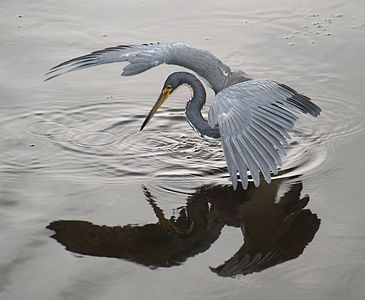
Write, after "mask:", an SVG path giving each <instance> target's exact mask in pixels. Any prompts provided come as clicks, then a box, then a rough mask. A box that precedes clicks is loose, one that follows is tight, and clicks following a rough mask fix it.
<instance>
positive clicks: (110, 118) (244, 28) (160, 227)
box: [0, 0, 365, 300]
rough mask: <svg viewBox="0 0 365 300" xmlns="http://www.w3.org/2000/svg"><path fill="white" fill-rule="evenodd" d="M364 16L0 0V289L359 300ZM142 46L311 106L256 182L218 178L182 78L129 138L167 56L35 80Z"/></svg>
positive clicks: (220, 173)
mask: <svg viewBox="0 0 365 300" xmlns="http://www.w3.org/2000/svg"><path fill="white" fill-rule="evenodd" d="M364 24H365V9H364V3H363V1H361V0H357V1H344V0H334V1H329V0H325V1H314V0H305V1H284V0H278V1H268V0H264V1H259V2H258V1H252V0H247V1H238V0H237V1H194V2H191V3H186V2H183V1H153V2H147V1H138V2H136V1H129V0H128V1H117V0H111V1H102V2H99V1H85V0H78V1H35V0H34V1H24V0H12V1H7V0H4V1H2V2H1V4H0V45H1V47H0V55H1V60H0V87H1V88H0V132H1V134H0V150H1V151H0V240H1V246H0V298H1V299H11V300H13V299H37V300H40V299H146V298H151V299H223V298H225V299H294V298H295V299H363V298H364V296H365V288H364V283H365V279H364V278H365V251H364V249H365V234H364V228H365V227H364V217H365V202H364V199H363V191H362V187H363V186H364V179H363V172H362V171H363V169H364V167H365V165H364V161H365V160H364V158H365V157H364V150H363V149H364V131H363V128H364V112H365V107H364V102H363V101H364V100H363V97H364V79H365V71H364V64H365V59H364V53H365V25H364ZM151 41H179V42H184V43H187V44H189V45H191V46H194V47H197V48H204V49H207V50H209V51H211V52H212V53H214V54H215V55H217V56H218V57H219V58H220V59H221V60H222V61H224V62H225V63H226V64H228V65H230V66H231V67H232V68H237V69H238V68H239V69H243V70H244V71H245V72H247V73H248V74H249V75H250V76H252V77H254V78H264V79H273V80H277V81H279V82H283V83H285V84H287V85H289V86H291V87H293V88H294V89H296V90H298V91H301V92H303V93H304V94H306V95H308V96H309V97H311V98H312V99H313V101H314V102H315V103H316V104H318V105H319V106H320V107H321V108H322V114H321V116H320V117H319V118H317V119H314V118H310V117H305V116H304V117H302V118H301V119H300V120H299V121H298V122H297V126H296V129H295V131H294V133H293V135H292V139H291V141H290V145H291V147H290V150H289V153H288V156H287V157H286V158H285V160H284V165H283V167H282V169H281V171H280V174H279V176H277V177H276V178H275V179H274V180H273V182H272V184H271V185H266V184H265V185H262V186H261V187H260V188H255V187H253V186H252V185H250V186H249V189H248V190H247V191H243V190H238V191H237V192H234V191H233V190H232V189H231V187H230V184H229V177H228V174H227V170H226V168H225V163H224V158H223V153H222V150H221V148H220V145H219V143H218V142H211V141H206V140H203V139H201V138H200V137H199V136H198V135H197V134H196V133H195V132H194V131H192V129H191V128H190V126H189V125H188V124H187V122H186V121H185V116H184V107H185V102H186V100H187V99H188V97H189V92H188V90H185V89H179V90H178V91H177V92H176V93H174V95H173V96H172V97H171V99H169V101H167V102H166V104H165V105H164V107H163V108H162V109H161V111H160V112H159V113H158V114H157V115H156V117H154V119H153V120H152V121H151V122H150V124H149V125H148V127H147V128H146V129H145V130H144V131H143V132H141V133H140V132H139V128H140V125H141V123H142V122H143V119H144V117H145V115H146V114H147V113H148V111H149V109H150V107H151V106H152V105H153V104H154V102H155V100H156V98H157V96H158V94H159V92H160V90H161V87H162V83H163V82H164V80H165V78H166V77H167V75H168V74H169V73H171V72H173V71H175V70H177V69H178V68H177V67H174V66H160V67H158V68H155V69H152V70H150V71H148V72H145V73H143V74H141V75H138V76H134V77H125V78H124V77H123V78H122V77H120V76H119V73H120V69H121V67H122V66H121V65H118V64H111V65H104V66H100V67H97V68H91V69H87V70H83V71H79V72H74V73H69V74H67V75H65V76H61V77H59V78H56V79H54V80H51V81H48V82H44V81H43V80H44V73H46V72H47V70H48V69H49V68H50V67H52V66H54V65H56V64H58V63H60V62H62V61H64V60H67V59H70V58H72V57H74V56H78V55H82V54H86V53H88V52H90V51H93V50H98V49H102V48H105V47H109V46H115V45H118V44H136V43H143V42H151ZM209 97H210V99H209V100H208V106H207V107H206V109H205V111H208V109H209V103H211V101H212V97H213V93H212V92H211V91H210V92H209ZM46 227H48V229H47V228H46Z"/></svg>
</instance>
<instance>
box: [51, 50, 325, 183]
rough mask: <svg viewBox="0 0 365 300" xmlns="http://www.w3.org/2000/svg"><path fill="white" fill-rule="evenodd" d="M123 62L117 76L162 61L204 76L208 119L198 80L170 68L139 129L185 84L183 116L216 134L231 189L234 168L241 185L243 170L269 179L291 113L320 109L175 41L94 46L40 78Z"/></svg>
mask: <svg viewBox="0 0 365 300" xmlns="http://www.w3.org/2000/svg"><path fill="white" fill-rule="evenodd" d="M124 61H128V62H129V64H128V65H127V66H126V67H125V68H124V69H123V71H122V74H121V75H122V76H130V75H135V74H139V73H142V72H144V71H146V70H148V69H151V68H153V67H156V66H158V65H160V64H164V63H165V64H171V65H179V66H182V67H185V68H187V69H190V70H192V71H194V72H195V73H196V74H198V75H199V76H201V77H203V78H204V79H206V80H207V82H208V84H209V85H210V87H211V88H212V89H213V90H214V92H215V94H216V95H215V99H214V102H213V104H212V106H211V107H210V110H209V114H208V120H205V119H204V118H203V116H202V114H201V109H202V107H203V106H204V104H205V102H206V91H205V88H204V86H203V84H202V83H201V81H200V80H199V79H198V78H197V77H196V76H195V75H193V74H191V73H188V72H175V73H172V74H171V75H169V76H168V78H167V79H166V81H165V83H164V86H163V88H162V91H161V94H160V96H159V98H158V100H157V102H156V104H155V105H154V106H153V108H152V109H151V111H150V112H149V114H148V116H147V118H146V119H145V121H144V123H143V124H142V127H141V130H142V129H143V128H144V127H145V126H146V125H147V123H148V122H149V121H150V119H151V118H152V116H153V115H154V114H155V113H156V112H157V110H158V109H159V108H160V107H161V105H162V104H163V103H164V102H165V101H166V99H167V98H168V97H169V96H170V94H171V93H172V92H173V91H174V90H176V88H177V87H179V86H180V85H182V84H187V85H189V86H190V87H191V88H192V90H193V95H192V97H191V99H190V100H189V101H188V102H187V105H186V118H187V120H188V122H189V124H190V125H191V126H192V127H193V128H194V129H195V130H196V131H198V132H199V133H200V134H201V135H202V136H207V137H211V138H216V139H221V141H222V146H223V152H224V156H225V159H226V162H227V167H228V172H229V175H230V177H231V180H232V184H233V188H234V189H236V188H237V172H238V173H239V175H240V179H241V183H242V186H243V188H244V189H246V188H247V185H248V177H247V170H249V171H250V173H251V176H252V178H253V181H254V183H255V185H256V186H259V184H260V171H261V173H262V174H263V176H264V178H265V180H266V182H268V183H270V181H271V175H270V172H272V173H273V174H277V172H278V166H280V165H281V164H282V161H281V156H283V155H285V154H286V148H287V147H288V146H289V145H288V142H287V140H288V139H289V138H290V136H289V134H288V132H290V131H292V130H293V127H294V122H295V121H296V120H297V115H296V113H298V112H301V113H309V114H310V115H312V116H314V117H316V116H318V115H319V114H320V112H321V109H320V108H319V107H318V106H317V105H316V104H314V103H313V102H311V100H310V98H308V97H306V96H304V95H302V94H299V93H297V92H296V91H295V90H293V89H292V88H290V87H288V86H287V85H284V84H280V83H278V82H276V81H271V80H255V79H251V78H250V77H248V75H247V74H246V73H244V72H243V71H232V70H231V68H230V67H229V66H227V65H225V64H224V63H222V62H221V61H220V60H219V59H218V58H217V57H215V56H214V55H213V54H211V53H210V52H208V51H205V50H200V49H195V48H192V47H189V46H187V45H185V44H181V43H149V44H142V45H120V46H116V47H110V48H106V49H104V50H98V51H94V52H92V53H90V54H87V55H83V56H80V57H76V58H73V59H70V60H68V61H65V62H63V63H61V64H59V65H57V66H55V67H53V68H52V69H50V71H49V72H48V73H47V74H46V75H48V76H49V77H48V78H47V79H46V80H49V79H51V78H54V77H56V76H59V75H61V74H63V73H66V72H70V71H74V70H80V69H84V68H87V67H92V66H97V65H101V64H107V63H113V62H124Z"/></svg>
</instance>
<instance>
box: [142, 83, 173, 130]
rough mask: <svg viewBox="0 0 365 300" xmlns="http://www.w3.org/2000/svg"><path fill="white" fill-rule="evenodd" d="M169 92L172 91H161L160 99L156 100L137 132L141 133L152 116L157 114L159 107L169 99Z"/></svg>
mask: <svg viewBox="0 0 365 300" xmlns="http://www.w3.org/2000/svg"><path fill="white" fill-rule="evenodd" d="M171 92H172V90H170V89H166V88H164V89H163V91H162V92H161V95H160V97H159V98H158V99H157V102H156V104H155V105H154V106H153V107H152V109H151V111H150V112H149V114H148V115H147V117H146V119H145V120H144V122H143V124H142V126H141V128H140V129H139V132H141V131H142V130H143V128H145V126H146V125H147V123H148V122H149V121H150V120H151V118H152V117H153V115H154V114H155V113H156V112H157V110H158V109H159V108H160V107H161V105H162V104H163V103H164V102H165V101H166V100H167V98H168V97H169V95H170V94H171Z"/></svg>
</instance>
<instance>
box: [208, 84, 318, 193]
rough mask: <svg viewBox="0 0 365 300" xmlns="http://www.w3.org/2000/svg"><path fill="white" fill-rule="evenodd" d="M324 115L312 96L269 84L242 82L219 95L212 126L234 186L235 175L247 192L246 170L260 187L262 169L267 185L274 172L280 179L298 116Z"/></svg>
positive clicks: (215, 102)
mask: <svg viewBox="0 0 365 300" xmlns="http://www.w3.org/2000/svg"><path fill="white" fill-rule="evenodd" d="M320 111H321V109H320V108H319V107H318V106H317V105H315V104H314V103H313V102H311V101H310V99H309V98H308V97H306V96H303V95H301V94H298V93H297V92H296V91H294V90H293V89H291V88H289V87H288V86H286V85H283V84H279V83H277V82H274V81H269V80H250V81H246V82H242V83H239V84H236V85H233V86H231V87H228V88H226V89H224V90H223V91H221V92H220V93H218V94H217V96H216V98H215V101H214V103H213V105H212V107H211V109H210V111H209V116H208V122H209V125H210V126H211V127H214V126H217V125H218V126H219V131H220V134H221V138H222V146H223V151H224V156H225V159H226V162H227V167H228V171H229V174H230V177H231V179H232V184H233V187H234V188H236V187H237V171H238V172H239V174H240V178H241V182H242V185H243V187H244V188H245V189H246V188H247V184H248V180H247V170H249V171H250V172H251V175H252V178H253V180H254V183H255V185H256V186H258V185H259V184H260V177H259V172H260V170H261V172H262V174H263V176H264V178H265V180H266V182H268V183H269V182H270V179H271V177H270V171H271V172H273V173H274V174H277V167H278V166H279V165H281V159H280V155H285V154H286V150H285V147H287V146H288V143H287V139H289V138H290V137H289V134H288V132H290V131H292V129H293V126H294V122H295V120H296V119H297V117H296V115H295V112H302V113H309V114H311V115H312V116H318V115H319V114H320Z"/></svg>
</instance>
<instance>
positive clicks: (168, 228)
mask: <svg viewBox="0 0 365 300" xmlns="http://www.w3.org/2000/svg"><path fill="white" fill-rule="evenodd" d="M143 190H144V194H145V196H146V197H147V201H148V203H149V204H150V205H151V206H152V209H153V211H154V213H155V216H156V217H157V219H158V222H159V223H160V225H161V227H162V229H163V231H165V232H166V233H167V234H169V235H170V234H172V232H175V233H178V234H184V235H188V234H190V233H191V232H192V230H193V227H194V222H193V221H191V223H190V225H189V228H187V229H182V228H179V227H178V226H176V225H175V223H174V220H173V219H171V220H169V219H167V218H166V217H165V214H164V212H163V210H162V209H161V208H159V207H158V205H157V203H156V201H155V199H154V198H153V196H152V194H151V193H150V191H149V190H147V188H146V187H143Z"/></svg>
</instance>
